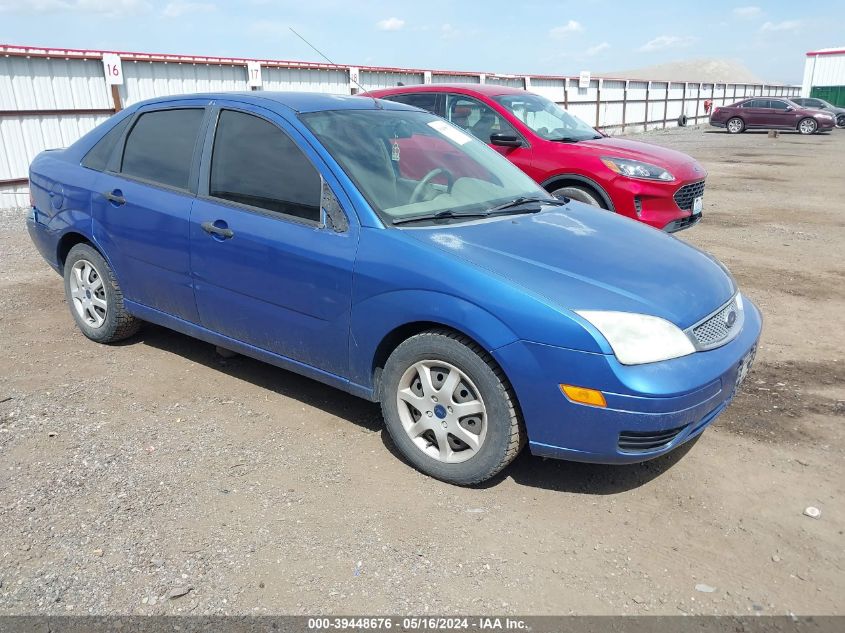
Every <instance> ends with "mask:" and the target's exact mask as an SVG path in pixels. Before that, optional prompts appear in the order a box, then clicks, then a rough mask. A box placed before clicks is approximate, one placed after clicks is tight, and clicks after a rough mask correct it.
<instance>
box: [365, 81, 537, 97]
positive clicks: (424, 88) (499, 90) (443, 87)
mask: <svg viewBox="0 0 845 633" xmlns="http://www.w3.org/2000/svg"><path fill="white" fill-rule="evenodd" d="M450 90H453V91H457V92H463V93H472V92H474V93H476V94H481V95H485V96H488V97H494V96H496V95H508V94H520V93H522V94H524V93H525V90H523V89H522V88H513V87H511V86H499V85H496V84H461V83H449V84H416V85H413V86H395V87H392V88H381V89H379V90H370V91H368V92H366V93H364V94H367V95H373V96H376V97H378V96H383V95H394V94H407V93H410V92H449V91H450Z"/></svg>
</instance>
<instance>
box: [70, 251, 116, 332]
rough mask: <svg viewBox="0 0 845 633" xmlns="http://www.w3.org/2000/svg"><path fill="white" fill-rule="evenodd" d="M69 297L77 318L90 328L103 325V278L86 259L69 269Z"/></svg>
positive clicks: (104, 306) (104, 298)
mask: <svg viewBox="0 0 845 633" xmlns="http://www.w3.org/2000/svg"><path fill="white" fill-rule="evenodd" d="M70 296H71V298H72V300H73V307H74V308H75V309H76V313H77V314H78V315H79V317H80V318H81V319H82V320H83V321H84V322H85V323H86V324H87V325H88V326H90V327H92V328H99V327H101V326H102V325H103V323H105V320H106V313H107V311H108V303H107V302H106V288H105V286H104V285H103V278H102V276H101V275H100V273H99V271H98V270H97V269H96V268H94V265H93V264H92V263H91V262H89V261H88V260H87V259H80V260H78V261H77V262H76V263H75V264H74V265H73V268H72V269H71V274H70Z"/></svg>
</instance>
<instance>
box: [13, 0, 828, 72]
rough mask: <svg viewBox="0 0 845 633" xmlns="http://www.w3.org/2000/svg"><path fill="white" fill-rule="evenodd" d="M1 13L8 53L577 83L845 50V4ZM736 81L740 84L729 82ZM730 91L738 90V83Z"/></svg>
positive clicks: (149, 3)
mask: <svg viewBox="0 0 845 633" xmlns="http://www.w3.org/2000/svg"><path fill="white" fill-rule="evenodd" d="M819 6H820V7H822V9H823V10H821V11H816V10H813V11H802V10H801V7H802V3H799V2H794V1H791V2H787V1H785V0H778V1H774V2H754V0H750V1H749V0H739V1H734V2H731V1H725V0H699V1H696V2H688V1H685V0H675V1H673V2H637V1H626V2H622V1H611V0H580V1H578V2H568V1H565V0H563V1H562V0H558V1H557V2H554V1H551V0H463V1H459V0H449V1H447V0H414V1H405V0H393V1H383V0H377V1H375V0H374V1H367V0H357V1H356V0H346V1H344V0H298V1H296V2H291V1H288V0H279V1H272V0H241V1H240V2H227V1H223V0H200V1H196V2H194V1H188V0H173V1H171V0H0V43H4V44H18V45H32V46H45V47H65V48H88V49H107V50H124V51H138V52H154V53H177V54H192V55H212V56H227V57H256V58H265V59H288V60H302V61H323V60H322V59H321V58H320V57H319V55H317V54H316V53H315V52H314V51H313V50H311V49H310V48H309V47H308V46H307V45H306V44H304V43H303V42H302V41H300V40H299V39H297V38H296V36H295V35H293V33H291V32H290V30H289V27H293V28H294V29H296V30H297V31H298V32H299V33H301V34H302V35H303V36H305V37H306V38H307V39H308V40H309V41H311V43H312V44H313V45H314V46H316V47H317V48H318V49H320V50H321V51H322V52H323V53H325V54H326V55H328V57H329V58H330V59H332V60H333V61H334V62H336V63H338V64H349V65H372V66H391V67H409V68H423V69H445V70H473V71H479V72H489V73H513V74H529V75H530V74H550V75H572V74H577V73H578V72H579V71H581V70H590V71H591V72H593V73H595V74H600V73H602V72H612V71H618V70H628V69H636V68H642V67H646V66H652V65H655V64H662V63H666V62H673V61H679V60H684V59H693V58H726V59H732V60H737V61H739V62H741V63H742V64H744V65H745V66H747V67H748V68H749V69H750V70H751V71H752V72H753V73H754V74H756V75H757V76H759V77H760V78H761V79H763V80H764V81H770V82H783V83H800V82H801V77H802V73H803V68H804V59H805V53H806V52H807V51H810V50H815V49H818V48H826V47H833V46H845V25H843V21H842V20H843V19H842V17H841V16H843V15H845V0H826V1H825V2H824V3H822V5H819ZM726 79H727V78H726ZM728 80H729V79H728Z"/></svg>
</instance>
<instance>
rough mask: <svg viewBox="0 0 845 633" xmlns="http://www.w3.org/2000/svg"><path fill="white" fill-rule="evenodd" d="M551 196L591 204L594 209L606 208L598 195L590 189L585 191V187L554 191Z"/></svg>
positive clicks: (562, 188) (563, 188)
mask: <svg viewBox="0 0 845 633" xmlns="http://www.w3.org/2000/svg"><path fill="white" fill-rule="evenodd" d="M551 194H552V195H553V196H554V197H555V198H571V199H572V200H577V201H578V202H583V203H584V204H589V205H590V206H592V207H599V208H600V209H604V208H605V206H604V205H603V204H602V202H601V200H600V199H599V197H598V195H596V193H595V192H593V191H590V190H589V189H585V188H584V187H574V186H573V187H561V188H560V189H555V190H554V191H552V192H551Z"/></svg>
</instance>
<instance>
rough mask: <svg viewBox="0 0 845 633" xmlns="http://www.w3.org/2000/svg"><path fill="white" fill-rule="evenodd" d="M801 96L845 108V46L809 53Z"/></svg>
mask: <svg viewBox="0 0 845 633" xmlns="http://www.w3.org/2000/svg"><path fill="white" fill-rule="evenodd" d="M801 96H802V97H817V98H819V99H825V100H826V101H830V102H831V103H832V104H834V105H838V106H841V107H845V46H842V47H839V48H822V49H819V50H817V51H810V52H809V53H807V61H806V62H805V64H804V82H803V83H802V85H801Z"/></svg>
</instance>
